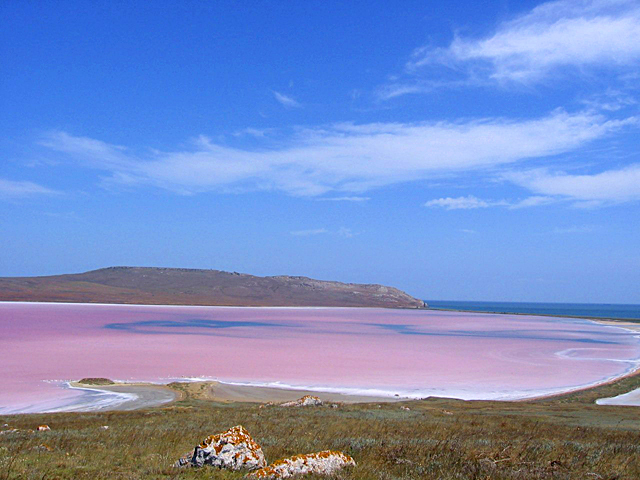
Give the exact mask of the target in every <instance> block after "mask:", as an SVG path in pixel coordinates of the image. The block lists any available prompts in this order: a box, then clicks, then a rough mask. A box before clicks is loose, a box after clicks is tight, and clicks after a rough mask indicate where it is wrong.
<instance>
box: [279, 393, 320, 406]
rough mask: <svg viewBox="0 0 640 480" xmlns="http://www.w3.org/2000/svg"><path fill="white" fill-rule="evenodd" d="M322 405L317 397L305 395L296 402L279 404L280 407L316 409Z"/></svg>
mask: <svg viewBox="0 0 640 480" xmlns="http://www.w3.org/2000/svg"><path fill="white" fill-rule="evenodd" d="M320 405H322V400H320V399H319V398H318V397H314V396H313V395H305V396H304V397H302V398H299V399H298V400H294V401H293V402H285V403H281V404H280V406H281V407H318V406H320Z"/></svg>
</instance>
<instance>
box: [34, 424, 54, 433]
mask: <svg viewBox="0 0 640 480" xmlns="http://www.w3.org/2000/svg"><path fill="white" fill-rule="evenodd" d="M36 430H37V431H39V432H46V431H47V430H51V428H49V425H40V426H39V427H38V428H36Z"/></svg>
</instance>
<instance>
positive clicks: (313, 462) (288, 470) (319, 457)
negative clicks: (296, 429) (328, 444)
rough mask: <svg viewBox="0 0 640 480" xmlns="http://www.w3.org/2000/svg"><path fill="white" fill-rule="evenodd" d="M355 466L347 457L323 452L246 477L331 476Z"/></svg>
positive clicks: (269, 467)
mask: <svg viewBox="0 0 640 480" xmlns="http://www.w3.org/2000/svg"><path fill="white" fill-rule="evenodd" d="M355 465H356V462H355V461H354V460H353V458H351V457H350V456H349V455H345V454H344V453H342V452H336V451H333V450H325V451H323V452H318V453H309V454H306V455H294V456H293V457H289V458H284V459H282V460H278V461H277V462H274V463H272V464H271V465H269V466H268V467H264V468H261V469H260V470H256V471H255V472H252V473H250V474H249V475H248V477H249V478H268V479H278V478H289V477H293V476H295V475H306V474H309V473H314V474H317V475H331V474H333V473H335V472H337V471H338V470H341V469H342V468H344V467H347V466H352V467H355Z"/></svg>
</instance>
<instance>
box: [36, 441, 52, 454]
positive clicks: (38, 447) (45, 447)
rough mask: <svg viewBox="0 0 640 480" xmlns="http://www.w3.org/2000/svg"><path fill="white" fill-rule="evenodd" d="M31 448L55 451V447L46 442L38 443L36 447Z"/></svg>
mask: <svg viewBox="0 0 640 480" xmlns="http://www.w3.org/2000/svg"><path fill="white" fill-rule="evenodd" d="M31 448H32V449H33V450H38V451H42V452H53V448H51V447H50V446H49V445H47V444H46V443H41V444H40V445H37V446H35V447H31Z"/></svg>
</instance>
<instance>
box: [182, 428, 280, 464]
mask: <svg viewBox="0 0 640 480" xmlns="http://www.w3.org/2000/svg"><path fill="white" fill-rule="evenodd" d="M266 464H267V462H266V461H265V459H264V454H263V453H262V448H260V445H258V444H257V443H256V442H255V441H254V440H253V438H251V435H249V432H247V431H246V430H245V428H244V427H243V426H242V425H238V426H235V427H233V428H230V429H229V430H227V431H226V432H222V433H219V434H217V435H209V436H208V437H207V438H205V439H204V440H203V441H202V442H201V443H200V444H199V445H198V446H197V447H196V448H195V449H194V450H193V452H190V453H187V454H185V455H184V456H183V457H182V458H180V459H179V460H178V461H177V462H176V463H175V464H174V466H176V467H185V466H192V467H202V466H203V465H211V466H214V467H219V468H228V469H230V470H240V469H242V468H246V469H255V468H262V467H264V466H265V465H266Z"/></svg>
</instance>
